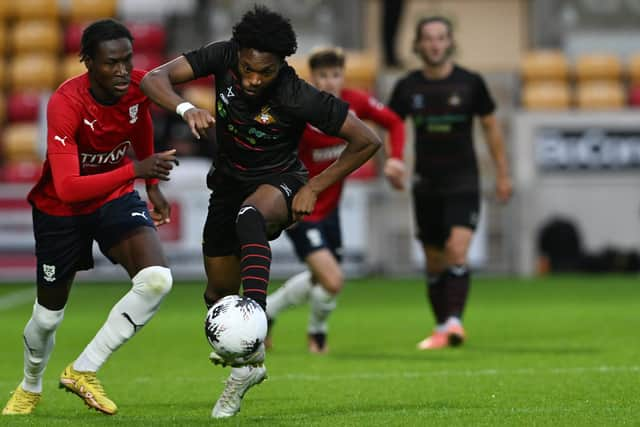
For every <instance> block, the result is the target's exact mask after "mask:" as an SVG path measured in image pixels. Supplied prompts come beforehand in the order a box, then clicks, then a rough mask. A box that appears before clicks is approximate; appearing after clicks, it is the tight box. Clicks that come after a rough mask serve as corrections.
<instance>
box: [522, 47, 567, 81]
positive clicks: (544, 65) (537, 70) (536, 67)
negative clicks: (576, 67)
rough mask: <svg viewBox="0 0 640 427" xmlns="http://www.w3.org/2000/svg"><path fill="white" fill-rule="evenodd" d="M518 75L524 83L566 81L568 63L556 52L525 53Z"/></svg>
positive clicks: (562, 55) (536, 51) (537, 51)
mask: <svg viewBox="0 0 640 427" xmlns="http://www.w3.org/2000/svg"><path fill="white" fill-rule="evenodd" d="M520 74H521V75H522V78H523V80H524V81H526V82H530V81H539V80H545V81H566V80H567V79H568V77H569V61H567V57H566V56H565V55H564V53H562V52H561V51H557V50H535V51H531V52H527V53H526V54H525V55H524V57H523V58H522V61H521V63H520Z"/></svg>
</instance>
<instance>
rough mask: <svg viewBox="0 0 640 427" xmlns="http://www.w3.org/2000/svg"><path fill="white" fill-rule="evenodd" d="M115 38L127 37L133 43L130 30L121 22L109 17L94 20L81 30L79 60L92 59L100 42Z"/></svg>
mask: <svg viewBox="0 0 640 427" xmlns="http://www.w3.org/2000/svg"><path fill="white" fill-rule="evenodd" d="M117 39H129V41H130V42H131V43H133V36H132V35H131V32H130V31H129V29H128V28H127V27H125V26H124V25H123V24H122V23H120V22H118V21H116V20H115V19H110V18H109V19H101V20H99V21H95V22H94V23H92V24H91V25H89V26H88V27H87V28H85V29H84V31H83V32H82V41H81V42H80V60H81V61H82V62H85V61H86V60H88V59H93V58H94V57H95V55H96V52H97V50H98V45H99V44H100V43H102V42H105V41H109V40H117Z"/></svg>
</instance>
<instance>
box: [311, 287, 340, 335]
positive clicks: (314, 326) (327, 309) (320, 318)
mask: <svg viewBox="0 0 640 427" xmlns="http://www.w3.org/2000/svg"><path fill="white" fill-rule="evenodd" d="M336 299H337V297H336V295H334V294H332V293H330V292H327V290H326V289H325V288H323V287H322V286H321V285H319V284H316V285H315V286H314V287H313V289H311V296H310V301H311V313H310V315H309V327H308V329H307V332H309V333H310V334H326V333H327V330H328V329H329V327H328V325H327V319H328V318H329V315H330V314H331V312H332V311H333V310H335V308H336Z"/></svg>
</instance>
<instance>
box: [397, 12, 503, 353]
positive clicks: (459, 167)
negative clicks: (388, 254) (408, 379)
mask: <svg viewBox="0 0 640 427" xmlns="http://www.w3.org/2000/svg"><path fill="white" fill-rule="evenodd" d="M454 48H455V44H454V40H453V34H452V27H451V23H450V22H449V20H447V19H446V18H444V17H440V16H434V17H428V18H424V19H422V20H421V21H419V22H418V24H417V26H416V34H415V40H414V45H413V49H414V52H415V53H416V54H417V55H419V56H420V58H421V59H422V61H423V68H422V69H421V70H416V71H413V72H411V73H409V75H408V76H406V77H405V78H403V79H401V80H399V81H398V82H397V83H396V85H395V87H394V89H393V93H392V96H391V101H390V103H389V106H390V107H391V108H392V109H393V110H394V111H396V112H397V113H398V114H399V115H400V116H401V117H403V118H405V117H407V116H410V117H411V118H412V121H413V126H414V130H415V155H416V158H415V174H414V182H413V204H414V214H415V218H416V226H417V236H418V238H419V239H420V241H421V242H422V245H423V248H424V253H425V258H426V261H427V293H428V297H429V301H430V303H431V306H432V308H433V312H434V315H435V318H436V327H435V330H434V331H433V333H432V334H431V335H430V336H428V337H427V338H425V339H424V340H422V341H420V342H419V343H418V348H419V349H421V350H428V349H437V348H443V347H447V346H456V345H460V344H462V343H463V342H464V339H465V332H464V329H463V327H462V313H463V310H464V306H465V303H466V301H467V295H468V292H469V284H470V273H469V269H468V267H467V265H466V264H467V252H468V249H469V245H470V243H471V238H472V237H473V232H474V230H475V227H476V225H477V221H478V216H479V207H480V201H479V198H480V192H479V182H478V181H479V178H478V165H477V161H476V155H475V151H474V147H473V139H472V125H473V118H474V116H478V117H479V118H480V123H481V125H482V129H483V131H484V137H485V140H486V143H487V144H488V146H489V150H490V152H491V157H492V158H493V161H494V164H495V168H496V195H497V198H498V200H499V201H501V202H506V201H507V200H508V199H509V198H510V196H511V191H512V188H511V179H510V178H509V170H508V163H507V158H506V154H505V149H504V142H503V137H502V132H501V131H500V127H499V124H498V122H497V120H496V117H495V115H494V111H495V104H494V101H493V99H492V98H491V95H490V94H489V91H488V89H487V86H486V84H485V82H484V80H483V79H482V77H481V76H480V75H479V74H476V73H474V72H471V71H469V70H466V69H465V68H463V67H460V66H459V65H457V64H455V63H454V62H453V61H452V59H451V56H452V54H453V51H454Z"/></svg>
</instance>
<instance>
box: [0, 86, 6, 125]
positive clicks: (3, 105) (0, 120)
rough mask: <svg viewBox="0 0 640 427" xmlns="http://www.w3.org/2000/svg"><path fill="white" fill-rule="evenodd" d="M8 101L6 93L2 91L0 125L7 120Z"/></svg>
mask: <svg viewBox="0 0 640 427" xmlns="http://www.w3.org/2000/svg"><path fill="white" fill-rule="evenodd" d="M6 103H7V101H6V99H5V98H4V94H3V93H2V92H0V126H1V125H2V124H3V123H4V122H5V121H6V120H7V104H6Z"/></svg>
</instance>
